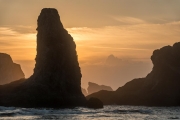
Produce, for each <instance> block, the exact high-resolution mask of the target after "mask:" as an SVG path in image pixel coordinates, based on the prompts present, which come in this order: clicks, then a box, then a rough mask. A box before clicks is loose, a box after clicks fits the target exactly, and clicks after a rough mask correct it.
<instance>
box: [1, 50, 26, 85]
mask: <svg viewBox="0 0 180 120" xmlns="http://www.w3.org/2000/svg"><path fill="white" fill-rule="evenodd" d="M21 78H22V79H23V78H25V75H24V73H23V71H22V69H21V66H20V65H19V64H16V63H14V62H13V60H12V58H11V56H10V55H8V54H6V53H0V85H3V84H7V83H10V82H12V81H15V80H19V79H21Z"/></svg>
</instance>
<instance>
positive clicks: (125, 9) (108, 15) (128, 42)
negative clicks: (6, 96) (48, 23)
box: [0, 0, 180, 89]
mask: <svg viewBox="0 0 180 120" xmlns="http://www.w3.org/2000/svg"><path fill="white" fill-rule="evenodd" d="M179 5H180V1H179V0H89V1H87V0H73V1H72V0H53V1H52V0H38V1H37V0H31V1H25V0H0V52H2V53H3V52H4V53H8V54H10V55H11V57H12V58H13V60H14V61H15V62H17V63H20V64H21V66H22V69H23V71H24V72H25V74H26V77H29V76H30V75H31V74H32V71H33V68H34V58H35V55H36V30H35V29H36V27H37V26H36V22H37V17H38V15H39V13H40V11H41V9H42V8H44V7H53V8H56V9H57V10H58V12H59V14H60V18H61V21H62V23H63V25H64V27H65V28H66V29H67V30H68V32H69V33H70V34H71V35H72V37H73V38H74V40H75V42H76V45H77V52H78V58H79V62H80V66H81V70H82V73H83V78H82V86H83V87H85V88H86V87H87V82H88V81H92V82H96V83H99V84H105V85H110V86H112V87H113V89H116V88H118V87H119V86H122V85H123V84H124V83H125V82H127V81H129V80H132V79H133V78H137V77H144V76H146V75H147V74H148V72H150V70H151V68H152V64H151V61H150V56H151V54H152V52H153V50H154V49H158V48H160V47H162V46H165V45H172V44H173V43H175V42H178V41H179V40H180V35H179V33H180V16H179V13H180V7H179ZM111 54H113V55H114V56H115V57H117V59H116V58H115V61H118V62H117V64H114V63H113V62H112V63H110V65H109V63H108V64H107V63H106V59H107V57H108V56H109V55H111Z"/></svg>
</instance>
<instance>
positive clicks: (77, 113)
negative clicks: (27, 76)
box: [0, 106, 180, 120]
mask: <svg viewBox="0 0 180 120" xmlns="http://www.w3.org/2000/svg"><path fill="white" fill-rule="evenodd" d="M0 119H7V120H10V119H11V120H14V119H15V120H19V119H27V120H29V119H61V120H92V119H93V120H157V119H158V120H169V119H180V107H144V106H105V107H104V108H103V109H89V108H82V107H79V108H75V109H44V108H42V109H34V108H15V107H0Z"/></svg>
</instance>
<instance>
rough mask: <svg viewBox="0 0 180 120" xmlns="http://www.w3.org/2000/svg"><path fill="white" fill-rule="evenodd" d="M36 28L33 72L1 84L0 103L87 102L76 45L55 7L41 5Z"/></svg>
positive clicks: (58, 104) (55, 104)
mask: <svg viewBox="0 0 180 120" xmlns="http://www.w3.org/2000/svg"><path fill="white" fill-rule="evenodd" d="M37 31H38V33H37V55H36V59H35V60H36V65H35V68H34V74H33V75H32V76H31V77H30V78H29V79H27V80H25V81H22V80H19V81H16V82H13V83H10V84H7V85H5V86H0V98H1V99H0V106H18V107H53V108H62V107H75V106H85V105H86V98H85V97H84V95H83V94H82V92H81V71H80V67H79V63H78V61H77V54H76V45H75V43H74V41H73V38H72V37H71V36H70V35H69V34H68V32H67V31H66V30H65V29H64V28H63V25H62V23H61V22H60V17H59V15H58V11H57V10H56V9H53V8H44V9H42V11H41V13H40V15H39V17H38V27H37Z"/></svg>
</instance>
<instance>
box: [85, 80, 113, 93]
mask: <svg viewBox="0 0 180 120" xmlns="http://www.w3.org/2000/svg"><path fill="white" fill-rule="evenodd" d="M88 85H89V86H88V88H87V89H88V94H89V95H90V94H92V93H95V92H98V91H100V90H107V91H113V89H112V88H111V87H110V86H106V85H98V84H96V83H92V82H89V83H88Z"/></svg>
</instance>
